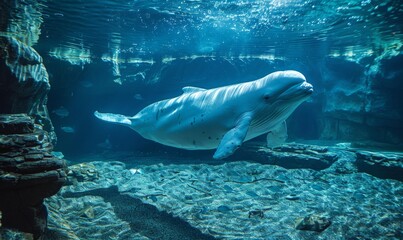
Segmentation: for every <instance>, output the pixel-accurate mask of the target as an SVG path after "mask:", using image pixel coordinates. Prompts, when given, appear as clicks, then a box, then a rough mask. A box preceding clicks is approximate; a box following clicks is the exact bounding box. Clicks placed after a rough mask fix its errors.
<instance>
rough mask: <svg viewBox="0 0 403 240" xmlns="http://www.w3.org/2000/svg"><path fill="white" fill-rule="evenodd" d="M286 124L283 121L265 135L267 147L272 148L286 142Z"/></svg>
mask: <svg viewBox="0 0 403 240" xmlns="http://www.w3.org/2000/svg"><path fill="white" fill-rule="evenodd" d="M287 138H288V134H287V123H286V122H285V121H283V122H282V123H280V124H279V125H277V126H276V127H275V128H273V129H272V130H271V131H270V132H268V133H267V137H266V141H267V147H269V148H274V147H278V146H281V145H282V144H284V143H285V142H286V141H287Z"/></svg>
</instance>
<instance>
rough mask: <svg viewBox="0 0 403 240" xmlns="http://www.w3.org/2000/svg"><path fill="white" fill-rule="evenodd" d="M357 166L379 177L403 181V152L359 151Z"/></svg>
mask: <svg viewBox="0 0 403 240" xmlns="http://www.w3.org/2000/svg"><path fill="white" fill-rule="evenodd" d="M356 155H357V168H358V170H359V171H361V172H366V173H369V174H371V175H374V176H376V177H379V178H385V179H396V180H399V181H403V154H400V153H389V152H388V153H385V152H378V153H375V152H369V151H358V152H357V153H356Z"/></svg>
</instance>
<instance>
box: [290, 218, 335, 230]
mask: <svg viewBox="0 0 403 240" xmlns="http://www.w3.org/2000/svg"><path fill="white" fill-rule="evenodd" d="M331 223H332V222H331V221H330V220H329V219H328V218H326V217H323V216H319V215H314V214H312V215H309V216H306V217H303V218H298V219H297V220H296V225H295V228H296V229H298V230H307V231H315V232H322V231H323V230H325V229H326V228H327V227H329V226H330V224H331Z"/></svg>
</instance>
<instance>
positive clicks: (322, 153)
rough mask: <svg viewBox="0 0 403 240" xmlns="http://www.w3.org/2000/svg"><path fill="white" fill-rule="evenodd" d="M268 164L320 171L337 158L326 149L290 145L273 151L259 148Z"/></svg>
mask: <svg viewBox="0 0 403 240" xmlns="http://www.w3.org/2000/svg"><path fill="white" fill-rule="evenodd" d="M258 152H260V153H262V154H264V155H265V156H266V159H267V161H268V163H269V164H274V165H278V166H281V167H284V168H288V169H293V168H310V169H314V170H322V169H325V168H328V167H329V166H331V165H332V163H334V162H335V161H336V160H337V158H338V156H337V155H336V154H335V153H331V152H329V151H328V148H327V147H321V146H314V145H305V144H296V143H290V144H286V145H283V146H280V147H275V148H273V149H270V148H266V147H259V148H258Z"/></svg>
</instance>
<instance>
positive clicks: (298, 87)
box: [279, 81, 313, 100]
mask: <svg viewBox="0 0 403 240" xmlns="http://www.w3.org/2000/svg"><path fill="white" fill-rule="evenodd" d="M312 93H313V86H312V85H311V84H310V83H308V82H306V81H303V82H302V83H298V84H295V85H293V86H292V87H290V88H288V89H287V90H286V91H284V92H283V93H281V95H280V96H279V99H281V100H291V99H295V98H297V99H299V98H301V99H302V98H306V97H309V96H310V95H312Z"/></svg>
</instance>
